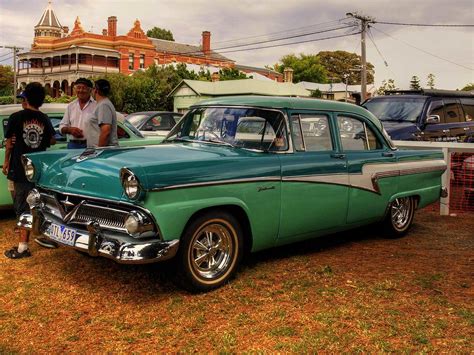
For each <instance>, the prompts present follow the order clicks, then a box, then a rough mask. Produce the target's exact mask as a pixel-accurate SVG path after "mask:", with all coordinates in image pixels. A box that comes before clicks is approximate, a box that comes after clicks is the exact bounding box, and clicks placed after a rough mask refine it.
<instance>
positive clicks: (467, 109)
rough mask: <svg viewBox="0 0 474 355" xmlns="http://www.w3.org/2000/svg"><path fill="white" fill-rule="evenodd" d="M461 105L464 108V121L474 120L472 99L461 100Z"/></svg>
mask: <svg viewBox="0 0 474 355" xmlns="http://www.w3.org/2000/svg"><path fill="white" fill-rule="evenodd" d="M461 104H462V107H463V108H464V118H465V119H466V121H468V122H469V121H472V120H474V99H469V98H461Z"/></svg>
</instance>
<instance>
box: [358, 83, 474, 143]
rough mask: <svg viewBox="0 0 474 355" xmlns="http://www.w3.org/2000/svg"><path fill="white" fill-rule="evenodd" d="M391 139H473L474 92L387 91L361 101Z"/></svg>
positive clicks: (445, 140) (466, 140)
mask: <svg viewBox="0 0 474 355" xmlns="http://www.w3.org/2000/svg"><path fill="white" fill-rule="evenodd" d="M362 106H363V107H365V108H366V109H367V110H369V111H370V112H372V113H373V114H374V115H375V116H377V117H378V118H379V119H380V120H381V121H382V123H383V126H384V128H385V130H386V131H387V133H388V134H389V136H390V137H391V138H392V139H394V140H418V141H441V142H474V93H473V92H468V91H454V90H453V91H451V90H428V89H426V90H425V89H421V90H408V91H389V92H386V95H383V96H376V97H373V98H371V99H368V100H367V101H365V102H364V103H363V104H362Z"/></svg>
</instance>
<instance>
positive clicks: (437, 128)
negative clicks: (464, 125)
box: [420, 98, 450, 142]
mask: <svg viewBox="0 0 474 355" xmlns="http://www.w3.org/2000/svg"><path fill="white" fill-rule="evenodd" d="M430 118H432V119H435V120H436V118H437V119H438V120H439V122H435V121H433V122H430ZM421 128H422V130H421V133H420V134H421V139H422V140H425V141H437V142H441V141H448V140H449V137H450V124H449V123H448V122H447V118H446V111H445V107H444V102H443V100H442V99H441V98H433V99H432V100H431V101H430V103H429V106H428V109H427V111H426V115H425V117H424V118H423V123H422V125H421Z"/></svg>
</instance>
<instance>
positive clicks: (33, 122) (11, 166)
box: [2, 83, 55, 259]
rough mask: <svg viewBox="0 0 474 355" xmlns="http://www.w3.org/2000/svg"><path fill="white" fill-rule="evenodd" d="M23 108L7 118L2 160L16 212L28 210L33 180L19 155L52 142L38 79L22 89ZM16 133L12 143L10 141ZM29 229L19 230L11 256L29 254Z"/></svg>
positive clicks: (17, 214)
mask: <svg viewBox="0 0 474 355" xmlns="http://www.w3.org/2000/svg"><path fill="white" fill-rule="evenodd" d="M23 93H24V96H25V102H26V108H25V109H24V110H21V111H19V112H16V113H14V114H12V115H11V116H10V118H9V119H8V125H7V129H6V131H5V138H6V139H7V144H6V146H7V149H6V151H5V162H4V165H3V169H2V172H3V173H4V174H5V175H7V178H8V179H9V180H12V181H13V182H14V185H15V198H14V200H13V207H14V209H15V213H16V216H17V217H19V216H20V215H21V214H22V213H24V212H28V211H29V206H28V204H27V202H26V197H27V196H28V193H29V192H30V191H31V189H33V187H34V184H33V183H31V182H29V181H28V180H27V179H26V176H25V171H24V169H23V165H22V163H21V156H22V155H23V154H27V153H34V152H41V151H44V150H46V148H48V147H49V146H50V145H51V144H54V143H55V142H54V129H53V126H52V124H51V121H50V120H49V118H48V116H46V115H45V114H44V113H42V112H41V111H40V110H39V108H40V107H41V105H42V104H43V102H44V98H45V91H44V88H43V87H42V86H41V84H40V83H30V84H28V85H27V86H26V88H25V91H24V92H23ZM13 137H15V144H12V143H11V140H12V138H13ZM28 240H29V231H27V230H24V229H22V230H20V243H19V245H18V247H14V248H12V249H10V250H7V251H6V252H5V256H6V257H8V258H10V259H19V258H24V257H28V256H31V253H30V250H29V248H28Z"/></svg>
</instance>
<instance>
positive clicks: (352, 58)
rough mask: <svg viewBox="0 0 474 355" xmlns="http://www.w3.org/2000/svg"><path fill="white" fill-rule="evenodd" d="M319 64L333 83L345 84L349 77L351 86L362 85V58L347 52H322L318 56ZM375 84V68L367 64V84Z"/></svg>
mask: <svg viewBox="0 0 474 355" xmlns="http://www.w3.org/2000/svg"><path fill="white" fill-rule="evenodd" d="M317 57H318V58H319V62H320V63H321V65H322V66H323V67H324V68H325V69H326V74H327V77H328V78H330V79H332V81H333V82H341V83H342V82H345V78H344V75H348V76H349V77H348V84H349V85H360V68H361V67H362V61H361V57H360V56H359V55H357V54H356V53H350V52H346V51H322V52H319V53H318V54H317ZM373 82H374V66H373V65H372V64H371V63H367V83H368V84H373Z"/></svg>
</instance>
